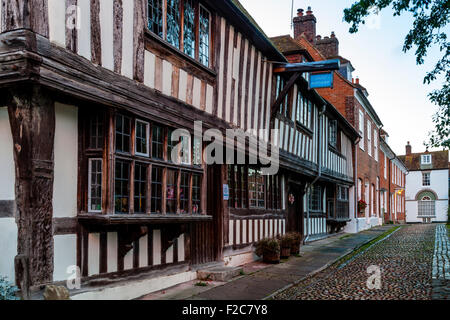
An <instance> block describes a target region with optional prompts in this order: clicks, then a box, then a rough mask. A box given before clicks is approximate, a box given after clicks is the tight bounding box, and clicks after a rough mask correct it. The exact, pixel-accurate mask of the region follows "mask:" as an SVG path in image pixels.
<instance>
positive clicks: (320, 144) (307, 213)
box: [303, 104, 327, 244]
mask: <svg viewBox="0 0 450 320" xmlns="http://www.w3.org/2000/svg"><path fill="white" fill-rule="evenodd" d="M326 107H327V106H326V104H324V105H323V106H322V110H321V111H320V112H319V137H320V135H321V133H322V119H321V117H322V116H323V114H324V113H325V110H326ZM323 138H324V137H323V136H322V137H320V138H319V141H318V149H319V150H318V152H317V163H318V165H319V172H318V174H317V177H316V178H315V179H314V181H313V182H312V183H310V184H308V185H306V186H305V194H306V199H307V200H306V237H305V240H303V244H305V243H306V242H307V241H308V239H309V236H310V234H309V201H308V200H309V199H308V192H309V190H310V189H311V187H312V186H313V185H314V184H315V183H316V182H317V181H318V180H319V179H320V177H321V176H322V141H323Z"/></svg>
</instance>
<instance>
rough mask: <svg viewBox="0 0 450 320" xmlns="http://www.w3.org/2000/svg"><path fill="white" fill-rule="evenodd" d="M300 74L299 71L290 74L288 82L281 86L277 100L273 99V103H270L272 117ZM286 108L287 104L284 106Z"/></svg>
mask: <svg viewBox="0 0 450 320" xmlns="http://www.w3.org/2000/svg"><path fill="white" fill-rule="evenodd" d="M301 75H302V74H301V73H300V72H296V73H294V74H293V75H292V76H291V78H290V79H289V81H288V83H287V84H286V86H285V87H284V88H283V90H282V91H281V93H280V95H279V96H278V98H277V100H275V103H274V104H273V105H272V110H271V114H272V117H274V116H275V115H276V114H277V112H278V107H279V105H280V104H281V103H282V102H283V101H284V99H286V95H287V94H288V93H289V91H290V90H291V88H292V87H293V86H294V84H295V82H296V81H297V80H298V79H299V78H300V77H301ZM286 108H287V106H286Z"/></svg>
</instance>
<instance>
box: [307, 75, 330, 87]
mask: <svg viewBox="0 0 450 320" xmlns="http://www.w3.org/2000/svg"><path fill="white" fill-rule="evenodd" d="M333 75H334V74H333V72H329V73H317V74H311V75H310V76H309V88H310V89H319V88H333V79H334V77H333Z"/></svg>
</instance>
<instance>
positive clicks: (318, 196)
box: [309, 185, 322, 212]
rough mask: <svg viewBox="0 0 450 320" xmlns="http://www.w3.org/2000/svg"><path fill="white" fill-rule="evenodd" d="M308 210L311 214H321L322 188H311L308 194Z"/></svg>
mask: <svg viewBox="0 0 450 320" xmlns="http://www.w3.org/2000/svg"><path fill="white" fill-rule="evenodd" d="M309 209H310V210H311V211H313V212H322V188H321V187H320V186H316V185H314V186H312V187H311V190H310V193H309Z"/></svg>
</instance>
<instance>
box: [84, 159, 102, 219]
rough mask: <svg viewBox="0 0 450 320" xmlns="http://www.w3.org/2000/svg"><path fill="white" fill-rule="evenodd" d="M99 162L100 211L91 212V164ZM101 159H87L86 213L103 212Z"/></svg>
mask: <svg viewBox="0 0 450 320" xmlns="http://www.w3.org/2000/svg"><path fill="white" fill-rule="evenodd" d="M93 161H100V168H101V169H102V170H101V179H100V180H101V181H100V191H101V192H100V207H101V208H100V210H92V193H91V189H92V162H93ZM102 207H103V159H102V158H89V159H88V210H87V211H88V212H91V213H101V212H103V208H102Z"/></svg>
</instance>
